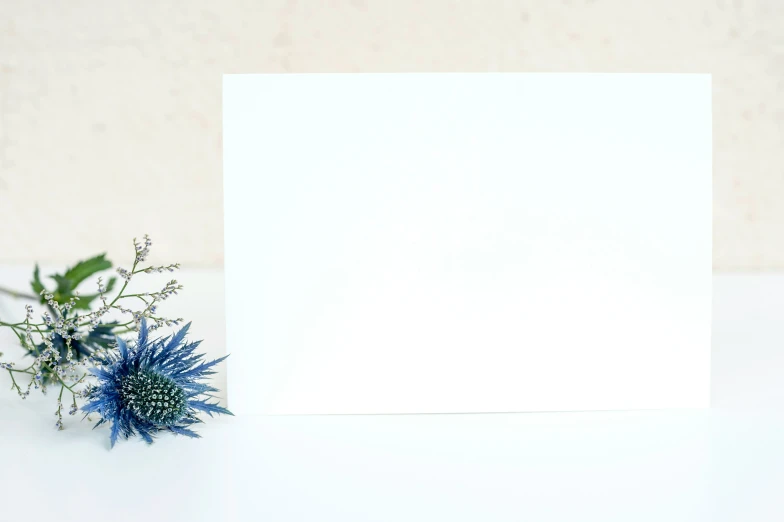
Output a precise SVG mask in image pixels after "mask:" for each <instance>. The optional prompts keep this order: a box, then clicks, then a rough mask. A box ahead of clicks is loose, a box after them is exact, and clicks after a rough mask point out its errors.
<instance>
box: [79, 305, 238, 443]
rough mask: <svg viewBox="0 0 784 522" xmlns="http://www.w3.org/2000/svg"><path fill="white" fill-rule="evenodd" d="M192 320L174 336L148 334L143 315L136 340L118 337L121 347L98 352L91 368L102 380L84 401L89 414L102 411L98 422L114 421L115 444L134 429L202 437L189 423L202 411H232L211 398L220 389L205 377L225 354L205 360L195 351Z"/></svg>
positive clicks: (148, 439)
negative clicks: (190, 339)
mask: <svg viewBox="0 0 784 522" xmlns="http://www.w3.org/2000/svg"><path fill="white" fill-rule="evenodd" d="M189 327H190V323H188V324H187V325H186V326H185V327H183V328H182V329H181V330H180V331H178V332H177V333H175V334H174V335H172V336H170V337H163V338H158V339H150V337H149V329H148V328H147V321H146V320H144V319H142V321H141V324H140V328H139V335H138V338H137V340H136V342H135V344H133V345H131V346H129V345H128V344H127V343H126V342H125V341H123V340H122V339H121V338H119V337H118V338H117V348H116V349H115V350H111V351H109V352H106V354H104V355H98V356H94V358H95V359H96V361H97V362H98V363H99V364H98V365H96V367H94V368H91V369H90V371H91V373H92V374H93V375H94V376H95V377H97V379H98V383H97V384H95V385H92V386H90V387H89V388H88V389H87V390H86V392H85V397H86V398H87V403H86V404H85V405H84V406H82V411H83V412H85V413H86V414H90V413H97V414H98V415H99V416H100V420H99V421H98V423H97V425H96V427H97V426H100V425H102V424H105V423H111V425H112V426H111V435H110V440H111V444H112V446H114V444H115V443H116V442H117V439H118V438H119V437H120V436H122V437H123V438H125V439H128V438H130V437H132V436H134V435H136V434H138V435H139V436H141V437H142V438H143V439H144V440H145V441H146V442H147V443H152V441H153V436H154V435H156V434H158V433H160V432H165V431H170V432H172V433H175V434H178V435H185V436H188V437H198V436H199V435H198V434H197V433H195V432H194V431H193V430H192V429H191V426H192V425H193V424H196V423H199V422H201V420H200V419H199V417H198V416H197V415H198V413H199V412H204V413H207V414H208V415H210V416H212V415H213V414H214V413H219V414H228V415H231V412H230V411H229V410H227V409H226V408H223V407H221V406H219V405H218V403H217V402H215V401H211V400H210V399H212V398H213V396H212V393H214V392H217V391H218V390H217V389H215V388H213V387H211V386H209V385H207V384H206V383H205V382H204V381H205V380H206V378H207V377H209V376H210V375H212V374H214V373H215V372H214V371H213V370H212V368H213V367H214V366H215V365H216V364H218V363H220V362H221V361H223V360H224V359H225V358H226V357H221V358H220V359H215V360H213V361H205V360H204V354H197V353H196V349H197V348H198V346H199V344H200V342H201V341H196V342H186V341H185V336H186V334H187V333H188V328H189Z"/></svg>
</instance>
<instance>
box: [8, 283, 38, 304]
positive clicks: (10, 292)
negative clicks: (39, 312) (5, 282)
mask: <svg viewBox="0 0 784 522" xmlns="http://www.w3.org/2000/svg"><path fill="white" fill-rule="evenodd" d="M0 294H6V295H10V296H11V297H13V298H14V299H31V300H33V301H37V300H38V297H37V296H34V295H32V294H28V293H25V292H18V291H16V290H11V289H10V288H6V287H4V286H0Z"/></svg>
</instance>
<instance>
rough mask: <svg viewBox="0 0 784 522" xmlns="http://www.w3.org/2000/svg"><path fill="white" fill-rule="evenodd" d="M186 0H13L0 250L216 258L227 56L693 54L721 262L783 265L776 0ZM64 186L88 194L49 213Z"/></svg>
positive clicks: (238, 65) (568, 65)
mask: <svg viewBox="0 0 784 522" xmlns="http://www.w3.org/2000/svg"><path fill="white" fill-rule="evenodd" d="M188 7H189V8H188V9H183V8H182V2H181V1H179V0H158V1H139V0H113V1H112V2H106V1H105V0H79V1H78V2H73V1H72V2H53V1H48V0H28V1H16V2H14V1H4V2H2V8H0V223H2V224H3V225H4V226H0V260H4V261H19V262H22V263H32V262H34V261H39V262H45V261H52V262H56V263H73V262H74V261H75V260H76V259H78V258H79V257H80V256H87V255H91V254H94V253H98V252H103V251H105V250H108V251H109V254H110V258H111V259H116V260H121V259H122V258H123V256H124V254H125V252H126V246H127V242H128V240H129V239H130V238H132V237H134V236H141V235H142V234H144V233H145V232H147V233H149V234H150V235H151V236H152V237H153V239H155V240H156V247H157V248H158V249H159V250H158V251H159V252H160V253H161V254H162V255H163V257H164V258H166V259H171V260H173V261H179V262H181V263H183V264H184V265H186V266H190V267H195V266H211V267H222V266H223V247H222V243H223V241H222V238H223V221H222V216H223V195H222V190H221V187H222V175H221V150H222V132H221V89H222V88H221V75H222V74H224V73H238V72H248V73H250V72H256V73H280V74H290V73H307V72H334V73H348V72H395V73H409V72H453V71H464V72H511V71H530V72H657V73H695V72H699V73H711V74H712V75H713V98H714V104H713V114H714V127H713V129H714V138H715V142H714V144H715V147H716V150H715V155H714V161H715V164H714V183H715V185H714V193H713V200H714V206H715V209H716V212H715V214H714V225H715V236H714V245H715V250H714V267H715V268H716V270H719V271H726V270H763V269H768V270H771V269H784V241H782V230H783V229H784V205H781V198H782V194H784V176H783V175H782V172H784V147H782V145H781V144H782V143H784V61H783V60H782V49H783V48H784V2H781V1H779V0H745V1H741V0H688V1H684V0H650V1H629V0H601V1H584V0H573V1H566V0H564V1H555V2H547V1H539V2H533V1H531V0H503V1H497V2H487V1H485V0H462V1H460V2H456V1H454V0H427V1H426V2H422V1H421V0H330V1H328V2H327V1H301V0H300V1H294V0H265V1H264V2H256V1H251V0H221V1H219V2H218V1H215V0H190V1H189V2H188ZM109 194H123V195H124V197H123V198H117V197H113V196H111V197H110V196H109ZM54 201H59V202H62V201H68V202H69V203H71V204H77V205H78V207H79V211H78V212H76V211H71V212H61V211H58V214H57V219H52V218H51V214H50V213H48V212H47V211H46V210H45V209H44V206H45V205H50V206H52V205H54V203H53V202H54ZM55 208H57V207H56V206H55ZM107 217H108V218H109V219H107ZM44 230H45V231H46V232H47V233H46V240H45V241H42V240H40V239H39V238H40V237H41V236H40V234H41V233H42V231H44Z"/></svg>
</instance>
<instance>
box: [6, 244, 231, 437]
mask: <svg viewBox="0 0 784 522" xmlns="http://www.w3.org/2000/svg"><path fill="white" fill-rule="evenodd" d="M133 244H134V250H135V258H134V261H133V265H132V266H131V268H130V269H124V268H117V274H118V275H119V277H120V278H121V279H122V286H121V287H120V290H119V291H117V292H116V293H115V292H114V288H115V286H116V283H117V278H116V277H110V278H109V279H108V280H106V281H104V278H103V276H99V277H98V278H97V290H96V292H95V293H90V294H86V295H80V293H79V291H78V287H79V286H80V285H81V284H82V283H84V282H85V280H87V279H89V278H91V277H94V276H97V275H98V274H100V273H102V272H104V271H106V270H109V269H110V268H112V263H111V261H109V260H108V259H106V256H105V255H99V256H95V257H92V258H90V259H87V260H85V261H80V262H79V263H77V264H75V265H74V266H73V267H71V268H68V269H67V270H66V271H65V272H64V273H62V274H53V275H51V276H50V278H51V279H52V281H53V282H54V284H55V285H56V286H55V287H54V288H51V285H50V287H47V286H46V285H45V284H44V282H43V281H42V280H41V274H40V270H39V268H38V265H36V266H35V269H34V271H33V278H32V281H31V288H32V290H33V294H26V293H20V292H14V291H11V290H7V289H4V288H0V292H2V293H5V294H9V295H11V296H13V297H15V298H20V299H26V300H28V301H32V302H35V303H36V304H37V305H39V306H40V307H42V308H43V310H41V311H40V312H38V313H37V312H36V309H35V307H34V306H33V305H32V304H26V305H25V311H26V314H25V319H24V320H23V321H19V322H4V321H3V320H2V318H0V328H3V327H4V328H8V329H10V330H12V331H13V332H14V334H15V336H16V338H17V339H18V341H19V346H20V353H21V355H22V356H26V359H25V358H24V357H23V359H22V360H21V361H7V360H3V359H2V357H4V354H2V353H0V370H4V371H7V372H8V373H9V375H10V376H11V383H12V384H11V387H12V388H11V389H12V390H13V391H16V393H17V394H18V395H19V396H20V397H21V398H22V399H26V398H27V397H28V396H29V395H30V392H31V390H33V389H35V390H40V392H41V393H43V394H47V392H48V391H49V390H54V393H56V395H57V405H56V411H55V415H56V416H57V422H56V423H55V427H56V428H57V429H59V430H62V429H63V427H64V424H63V401H64V400H68V401H69V402H70V408H69V410H68V413H69V414H70V415H76V413H77V412H78V411H80V410H81V411H82V412H83V413H84V416H85V417H86V418H87V419H90V420H92V417H91V415H95V416H97V417H98V421H97V423H96V426H95V427H98V426H101V425H103V424H110V425H111V429H110V441H111V445H112V446H114V444H115V443H116V442H117V440H118V438H120V437H122V438H125V439H128V438H130V437H132V436H135V435H139V436H140V437H142V438H143V439H144V440H145V441H146V442H147V443H152V442H153V438H154V436H156V435H158V434H160V433H162V432H171V433H175V434H178V435H185V436H188V437H198V434H197V433H196V432H195V431H193V429H192V428H193V425H194V424H197V423H199V422H202V419H201V418H200V416H199V415H200V414H206V415H209V416H212V415H214V414H229V415H230V414H231V412H229V410H227V409H226V408H223V407H221V406H220V405H219V404H218V402H217V400H216V399H215V395H214V394H215V393H217V392H218V390H217V389H215V388H214V387H212V386H210V385H209V384H208V383H207V380H208V378H209V376H210V375H212V374H213V373H214V367H215V365H217V364H218V363H220V362H221V361H223V360H224V359H225V357H222V358H220V359H215V360H212V361H207V360H205V357H204V354H202V353H199V352H198V347H199V344H200V341H195V342H193V341H189V340H188V339H187V333H188V328H189V326H190V323H188V324H186V325H184V326H182V327H180V328H179V330H177V331H175V332H173V333H172V334H170V335H163V336H156V335H155V334H156V332H157V331H158V330H160V329H162V328H166V327H172V328H176V327H179V326H180V325H181V324H182V323H183V319H182V318H177V319H170V318H166V317H164V316H162V315H160V313H159V312H158V306H159V305H160V304H161V303H162V302H163V301H165V300H167V299H168V298H170V297H172V296H174V295H176V294H177V293H178V292H179V291H180V290H181V289H182V285H180V284H179V283H178V282H177V281H176V280H174V279H172V280H171V281H169V282H168V283H166V285H165V286H164V287H163V288H161V289H160V290H158V291H154V292H140V291H137V292H136V293H131V290H130V287H131V285H132V281H133V280H134V279H135V278H137V277H141V276H144V275H145V274H151V273H162V272H174V271H176V270H178V269H179V268H180V265H179V264H178V263H174V264H170V265H165V266H150V265H148V266H144V265H145V262H146V260H147V257H148V256H149V253H150V247H151V246H152V241H151V240H150V238H149V237H148V236H146V235H145V236H144V239H143V241H141V242H139V241H137V240H135V239H134V241H133Z"/></svg>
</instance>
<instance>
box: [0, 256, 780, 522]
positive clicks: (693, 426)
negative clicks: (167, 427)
mask: <svg viewBox="0 0 784 522" xmlns="http://www.w3.org/2000/svg"><path fill="white" fill-rule="evenodd" d="M9 273H11V272H8V271H6V272H5V274H9ZM3 274H4V272H3V271H2V270H0V284H7V283H8V282H9V281H8V278H7V277H3ZM188 275H189V276H190V274H188ZM185 276H186V274H182V275H181V277H180V279H181V280H182V281H184V282H186V281H187V279H186V277H185ZM200 278H203V281H202V280H201V279H200ZM191 279H192V283H191V284H190V285H189V286H190V287H192V288H193V292H192V293H191V294H189V297H190V301H189V302H190V303H191V304H188V305H183V306H186V308H187V307H193V308H192V310H193V313H194V314H201V315H200V320H201V323H209V322H210V320H209V318H213V319H214V318H217V317H222V310H218V309H213V308H214V307H217V304H216V303H218V302H220V303H221V306H222V297H220V298H216V293H220V282H221V281H222V279H221V276H220V274H219V273H212V274H207V275H205V274H204V273H202V274H200V275H197V276H196V277H193V278H191ZM714 280H715V287H714V323H713V324H714V326H713V332H714V335H713V337H714V338H713V363H712V364H713V368H712V369H713V390H712V401H713V406H712V408H710V409H705V410H658V411H618V412H585V413H525V414H471V415H389V416H387V415H371V416H359V415H357V416H351V415H349V416H299V417H297V416H292V417H244V418H239V417H235V418H222V419H218V420H215V421H211V422H208V423H207V424H205V425H203V426H201V427H200V432H201V434H202V435H203V436H204V438H203V439H199V440H189V439H184V438H174V437H161V438H160V439H159V440H158V441H157V442H156V443H155V444H154V445H152V446H146V445H145V444H143V443H142V442H140V441H131V442H120V443H118V445H117V446H116V447H115V448H114V449H113V450H111V451H109V450H108V442H107V439H108V433H107V430H105V429H99V430H95V431H91V430H90V427H91V426H90V425H89V423H87V422H83V423H80V422H75V419H73V418H69V420H70V421H71V422H70V423H69V424H68V429H67V430H65V431H63V432H57V431H55V430H54V428H53V426H54V416H53V414H52V411H53V410H52V401H51V398H49V399H47V400H42V398H40V397H38V396H36V397H32V396H31V399H28V401H24V402H23V401H21V400H19V398H18V397H17V396H16V395H15V394H13V393H11V392H7V391H6V392H5V393H2V392H3V391H4V390H7V389H8V387H9V386H8V384H9V382H8V379H7V375H0V461H2V464H1V465H0V521H11V520H14V521H16V520H25V519H30V518H31V517H33V518H34V519H42V520H43V519H54V520H102V519H106V520H112V521H125V520H128V521H131V520H133V521H144V520H148V521H158V520H171V521H179V520H194V521H200V520H214V521H218V520H263V521H272V522H289V521H297V522H299V521H302V522H308V521H319V522H320V521H336V522H337V521H340V522H349V521H363V522H365V521H367V522H371V521H401V522H415V521H428V522H431V521H432V522H436V521H448V522H459V521H481V522H494V521H556V520H557V521H586V520H588V521H593V520H596V521H602V522H606V521H619V522H620V521H623V522H647V521H657V522H659V521H661V522H678V521H710V522H722V521H736V520H737V521H744V522H746V521H754V522H760V521H777V522H778V521H781V520H784V493H782V492H783V491H784V320H783V319H784V275H758V276H753V275H722V276H717V277H715V279H714ZM202 287H203V288H204V290H203V291H202V290H201V289H200V288H202ZM208 297H209V299H208ZM182 300H183V301H185V297H184V295H183V297H182ZM200 302H201V303H203V308H200V309H199V310H197V308H199V306H197V304H198V303H200ZM0 310H2V308H0ZM194 319H195V317H194ZM201 323H200V324H201ZM218 323H219V321H217V320H216V323H215V324H212V325H210V324H201V326H200V328H202V329H201V330H198V331H199V332H203V335H202V336H204V337H208V334H209V337H212V335H217V333H218V332H220V331H221V328H222V327H221V325H220V324H218ZM194 326H196V322H194ZM212 342H214V343H215V344H214V346H213V349H214V347H215V346H217V345H219V344H220V343H222V338H221V339H220V340H219V339H213V340H212ZM403 385H405V383H401V386H403ZM358 393H361V390H358ZM619 393H623V390H619Z"/></svg>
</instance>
